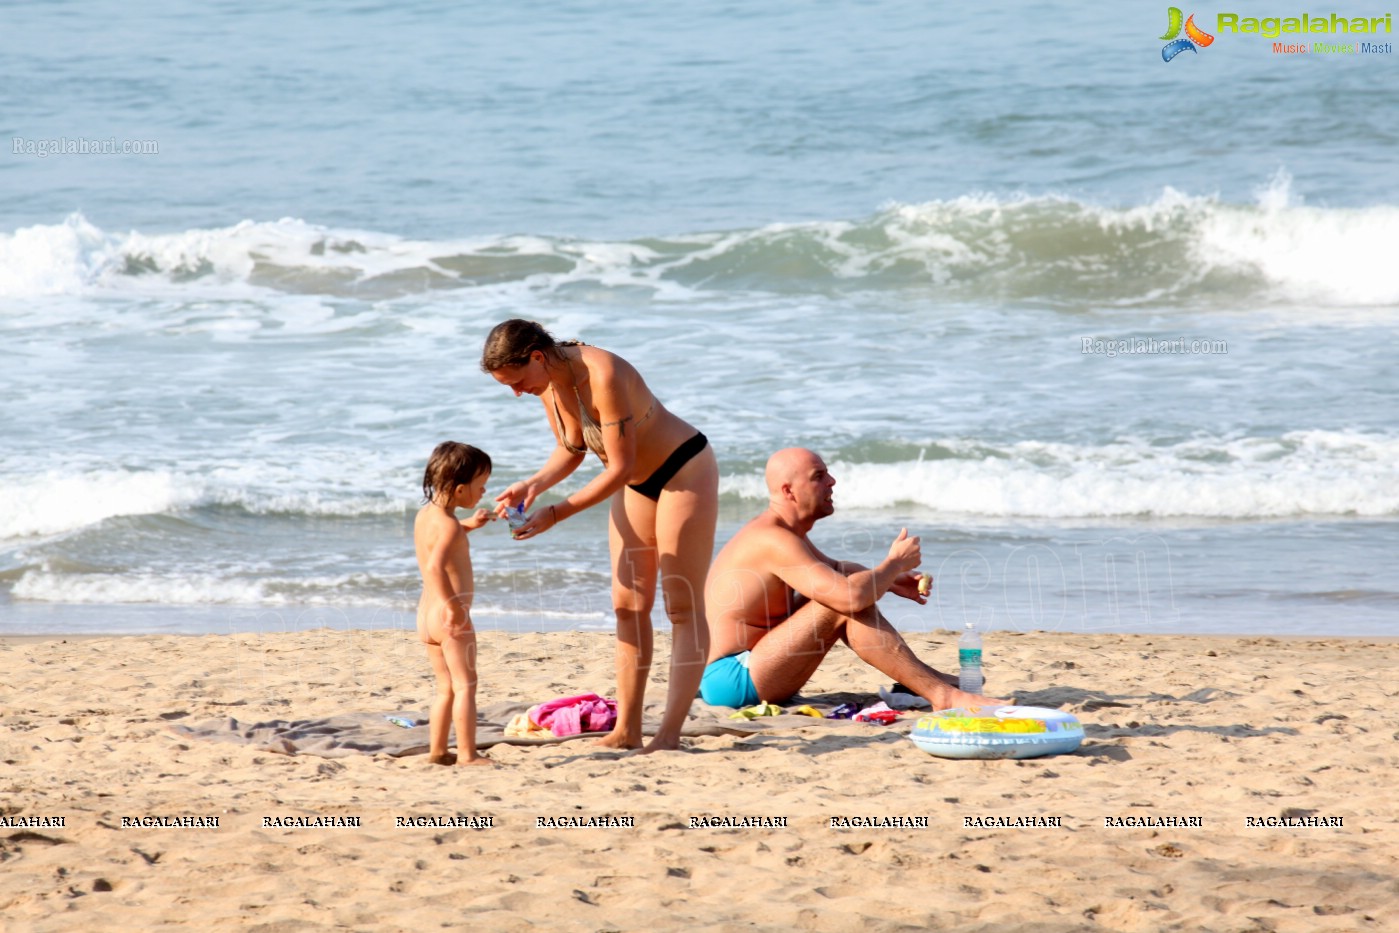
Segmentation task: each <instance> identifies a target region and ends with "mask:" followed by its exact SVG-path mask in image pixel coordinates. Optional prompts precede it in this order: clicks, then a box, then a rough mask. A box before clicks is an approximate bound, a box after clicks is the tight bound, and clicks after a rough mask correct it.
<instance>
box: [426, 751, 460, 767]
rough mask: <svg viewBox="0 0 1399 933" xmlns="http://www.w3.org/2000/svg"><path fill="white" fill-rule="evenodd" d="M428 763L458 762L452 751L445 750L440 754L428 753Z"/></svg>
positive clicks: (445, 763) (450, 763)
mask: <svg viewBox="0 0 1399 933" xmlns="http://www.w3.org/2000/svg"><path fill="white" fill-rule="evenodd" d="M427 763H428V764H430V765H454V764H456V763H457V756H456V755H453V754H452V753H451V752H443V753H442V754H440V755H428V756H427Z"/></svg>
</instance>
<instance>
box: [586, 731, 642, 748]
mask: <svg viewBox="0 0 1399 933" xmlns="http://www.w3.org/2000/svg"><path fill="white" fill-rule="evenodd" d="M593 744H594V745H597V746H598V747H599V748H618V749H629V748H640V747H641V736H639V735H638V736H632V735H630V734H628V733H626V732H623V731H622V730H621V729H613V730H612V731H611V732H609V733H607V735H605V736H603V737H602V738H600V739H598V740H597V741H596V742H594V743H593Z"/></svg>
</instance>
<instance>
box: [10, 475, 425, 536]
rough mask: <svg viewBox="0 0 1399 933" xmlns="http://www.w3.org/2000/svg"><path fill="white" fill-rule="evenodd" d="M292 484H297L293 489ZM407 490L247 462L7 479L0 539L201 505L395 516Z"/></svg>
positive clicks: (259, 511) (403, 504)
mask: <svg viewBox="0 0 1399 933" xmlns="http://www.w3.org/2000/svg"><path fill="white" fill-rule="evenodd" d="M298 480H299V485H293V483H296V482H297V481H298ZM411 502H412V497H411V492H409V493H408V494H406V495H403V494H399V492H398V491H397V490H394V491H385V492H382V493H376V492H373V491H370V490H367V489H365V488H363V487H340V488H336V487H333V486H331V485H330V484H323V485H320V486H316V485H312V484H311V483H308V482H307V481H306V480H305V478H304V477H296V476H289V475H288V471H287V470H286V469H285V468H283V467H280V466H276V465H268V464H250V465H248V466H246V467H243V468H240V469H233V470H216V471H212V472H210V473H206V474H193V473H179V472H172V471H168V470H147V471H124V470H89V471H81V472H76V473H73V474H63V473H58V472H47V473H43V474H39V475H33V476H27V477H11V478H7V479H6V481H5V483H4V485H3V486H0V539H7V538H23V537H28V536H33V535H52V534H62V533H65V532H70V531H75V530H78V529H82V528H88V527H91V526H94V525H98V524H100V523H102V522H104V521H106V520H108V519H111V518H117V517H121V516H135V515H166V514H175V513H178V512H181V511H183V510H186V509H191V508H197V507H200V506H210V505H215V506H229V507H236V508H242V509H245V510H246V511H248V512H251V513H253V514H257V515H273V514H290V515H308V516H318V517H341V518H343V517H352V516H356V515H396V514H400V513H402V512H403V511H404V510H405V509H406V508H408V506H409V505H411Z"/></svg>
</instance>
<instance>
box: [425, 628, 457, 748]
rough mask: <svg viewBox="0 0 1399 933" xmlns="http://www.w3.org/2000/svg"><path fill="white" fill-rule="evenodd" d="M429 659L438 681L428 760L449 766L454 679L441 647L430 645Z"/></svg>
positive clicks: (431, 712)
mask: <svg viewBox="0 0 1399 933" xmlns="http://www.w3.org/2000/svg"><path fill="white" fill-rule="evenodd" d="M427 657H428V660H429V661H430V662H432V673H433V677H434V678H435V679H436V681H437V685H436V688H435V690H434V692H433V696H432V706H431V707H429V708H428V717H427V732H428V753H427V760H428V762H429V763H431V764H435V765H449V764H451V763H452V758H451V756H450V755H448V754H447V735H448V731H449V730H450V729H451V728H452V677H451V673H450V672H449V671H448V670H447V661H446V659H445V658H444V657H443V656H442V646H441V645H431V644H430V645H428V646H427Z"/></svg>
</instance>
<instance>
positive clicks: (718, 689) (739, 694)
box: [700, 651, 758, 709]
mask: <svg viewBox="0 0 1399 933" xmlns="http://www.w3.org/2000/svg"><path fill="white" fill-rule="evenodd" d="M752 654H753V652H751V651H741V652H739V653H738V654H731V655H729V656H728V657H727V658H720V659H719V660H717V661H715V662H713V663H712V664H710V665H709V666H708V667H706V668H705V669H704V678H703V679H702V680H701V681H700V699H701V700H704V702H706V703H708V704H709V705H710V706H732V707H734V708H735V709H738V708H740V707H744V706H752V705H753V704H754V703H757V702H758V688H757V687H755V686H753V678H752V677H751V676H749V674H748V659H749V657H750V656H751V655H752Z"/></svg>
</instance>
